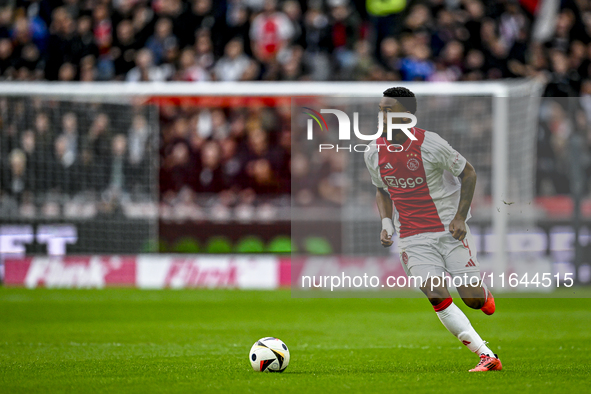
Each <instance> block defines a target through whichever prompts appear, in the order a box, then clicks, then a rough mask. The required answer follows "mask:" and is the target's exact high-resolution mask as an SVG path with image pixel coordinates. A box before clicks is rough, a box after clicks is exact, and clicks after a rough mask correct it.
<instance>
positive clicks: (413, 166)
mask: <svg viewBox="0 0 591 394" xmlns="http://www.w3.org/2000/svg"><path fill="white" fill-rule="evenodd" d="M410 156H416V155H413V154H411V155H410ZM419 165H420V163H419V160H418V159H416V158H415V157H411V158H410V159H408V161H407V162H406V166H407V167H408V169H409V170H411V171H416V170H418V169H419Z"/></svg>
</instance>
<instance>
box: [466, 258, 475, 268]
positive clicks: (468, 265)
mask: <svg viewBox="0 0 591 394" xmlns="http://www.w3.org/2000/svg"><path fill="white" fill-rule="evenodd" d="M466 267H476V264H474V261H472V259H470V261H468V264H466Z"/></svg>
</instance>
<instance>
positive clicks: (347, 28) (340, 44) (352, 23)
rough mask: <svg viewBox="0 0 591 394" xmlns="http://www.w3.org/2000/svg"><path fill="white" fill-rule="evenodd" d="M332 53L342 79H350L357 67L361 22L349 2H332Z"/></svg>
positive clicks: (334, 0) (330, 2) (332, 0)
mask: <svg viewBox="0 0 591 394" xmlns="http://www.w3.org/2000/svg"><path fill="white" fill-rule="evenodd" d="M329 5H330V6H331V9H330V16H331V23H330V25H331V30H332V31H331V37H332V43H331V44H332V45H331V48H332V51H333V56H334V57H335V59H336V63H337V67H338V68H339V70H340V71H341V74H342V77H344V78H350V77H349V73H350V71H351V69H352V68H353V67H354V66H355V54H354V47H355V43H356V42H357V40H358V39H359V34H360V31H359V28H360V25H361V20H360V18H359V16H358V15H357V13H356V12H355V10H354V9H352V8H351V7H350V6H349V3H348V0H330V1H329Z"/></svg>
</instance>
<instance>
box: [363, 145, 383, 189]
mask: <svg viewBox="0 0 591 394" xmlns="http://www.w3.org/2000/svg"><path fill="white" fill-rule="evenodd" d="M363 158H364V159H365V165H366V166H367V170H368V171H369V175H370V176H371V183H373V185H374V186H375V187H379V188H380V189H385V190H388V187H387V186H386V185H385V184H384V181H382V177H381V176H380V167H379V158H378V151H377V149H376V148H375V145H374V144H371V145H370V149H369V150H367V151H366V152H365V153H364V154H363Z"/></svg>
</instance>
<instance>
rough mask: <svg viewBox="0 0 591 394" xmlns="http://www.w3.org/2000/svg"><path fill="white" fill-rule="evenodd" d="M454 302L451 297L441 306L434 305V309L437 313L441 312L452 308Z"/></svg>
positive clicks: (440, 304)
mask: <svg viewBox="0 0 591 394" xmlns="http://www.w3.org/2000/svg"><path fill="white" fill-rule="evenodd" d="M452 301H453V300H452V299H451V297H449V298H446V299H445V300H443V301H441V302H440V303H439V304H437V305H433V309H435V312H441V311H442V310H444V309H445V308H447V307H448V306H450V305H451V303H452Z"/></svg>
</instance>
